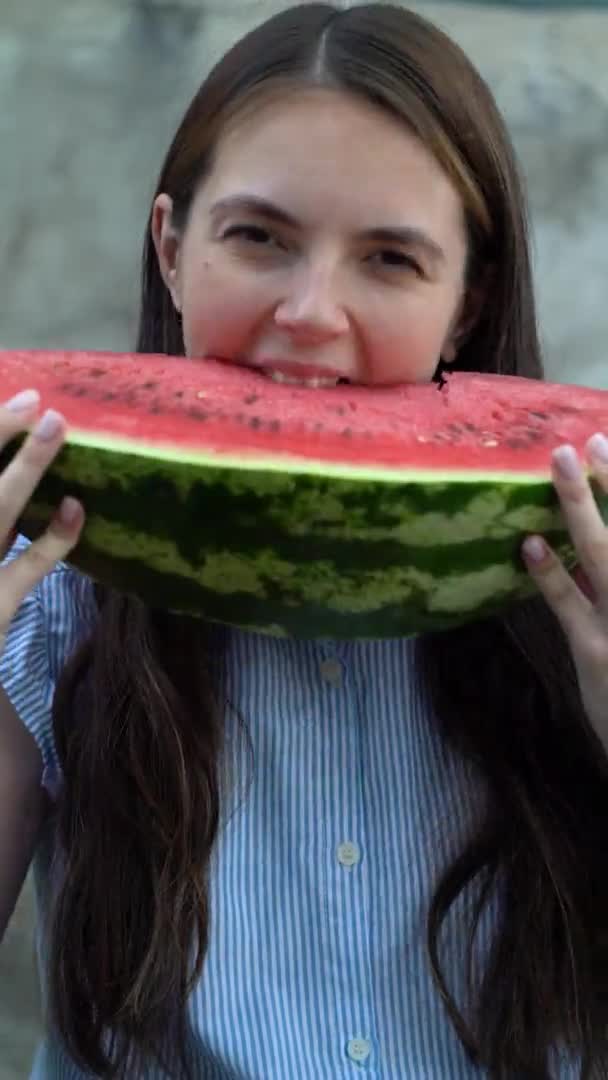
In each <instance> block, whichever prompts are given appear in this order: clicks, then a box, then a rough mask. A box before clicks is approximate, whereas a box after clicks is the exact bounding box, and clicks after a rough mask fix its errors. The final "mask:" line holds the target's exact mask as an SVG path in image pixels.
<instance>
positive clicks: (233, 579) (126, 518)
mask: <svg viewBox="0 0 608 1080" xmlns="http://www.w3.org/2000/svg"><path fill="white" fill-rule="evenodd" d="M159 453H160V452H159V450H158V448H152V447H150V448H149V449H148V448H144V449H143V451H142V449H141V448H140V447H139V445H138V447H137V453H134V451H133V447H132V445H129V444H128V443H127V442H126V441H125V442H124V443H123V444H122V445H121V444H119V442H118V441H117V440H105V441H104V443H103V445H102V441H101V440H98V439H97V438H95V439H92V438H91V439H87V440H83V439H79V438H77V437H75V435H74V433H73V432H72V433H71V434H70V442H69V444H68V445H66V446H65V447H64V448H63V449H62V451H61V453H60V454H59V456H58V458H57V459H56V461H55V463H54V465H53V466H52V468H51V470H50V471H49V472H48V473H47V474H46V475H45V477H44V478H43V480H42V482H41V484H40V487H39V489H38V491H37V493H36V496H35V498H34V499H33V500H32V502H31V504H30V506H29V507H28V509H27V511H26V513H25V515H24V517H23V521H22V523H21V527H22V529H23V531H24V532H25V533H26V535H30V536H33V535H35V534H36V533H37V531H39V529H40V528H41V526H42V525H43V524H44V523H45V522H46V521H48V517H49V515H50V512H51V507H53V506H55V505H57V502H58V501H59V499H60V498H61V496H62V495H63V494H65V493H69V494H72V495H75V496H76V497H78V498H81V499H82V501H83V503H84V505H85V507H87V523H86V526H85V530H84V533H83V536H82V538H81V541H80V543H79V545H78V547H77V549H76V550H75V551H74V553H73V554H72V556H71V561H72V562H73V563H74V565H75V566H77V567H79V568H80V569H82V570H83V571H85V572H86V573H88V574H90V575H91V576H92V577H94V578H98V579H99V580H102V581H106V582H107V581H110V582H111V583H112V584H113V585H114V586H115V587H116V588H119V589H122V590H124V591H127V592H134V593H136V594H138V595H140V596H142V597H145V598H146V599H147V600H148V601H149V602H153V604H154V606H157V607H166V608H169V609H171V610H174V611H180V612H184V613H191V614H193V615H204V616H205V617H206V618H208V619H210V620H212V621H219V622H222V623H227V624H231V625H235V626H241V627H246V628H249V629H255V630H263V631H264V632H265V633H273V634H286V635H293V636H299V637H319V636H328V637H341V638H366V637H396V636H407V635H410V634H415V633H420V632H424V631H426V630H439V629H447V628H449V627H451V626H454V625H459V624H461V623H463V622H466V621H469V620H471V619H476V618H482V617H485V616H487V615H491V614H493V613H495V612H497V611H499V610H501V609H504V608H505V606H507V605H508V604H510V603H513V602H516V601H517V600H519V599H523V598H525V597H526V596H529V595H531V594H532V593H533V592H534V591H535V586H534V584H533V582H532V580H531V578H530V576H529V574H528V573H527V571H526V570H525V568H524V566H523V562H522V560H521V554H520V551H521V542H522V540H523V538H524V536H525V535H526V534H527V533H529V532H537V531H539V532H542V533H543V535H545V536H546V538H547V540H548V541H549V542H550V543H551V544H552V545H553V546H555V548H556V550H557V551H558V553H559V554H560V556H561V557H562V558H563V559H564V561H565V563H566V565H567V566H569V567H571V566H572V565H573V564H574V562H575V557H574V552H573V549H572V545H571V543H570V541H569V538H568V535H567V533H566V529H565V524H564V521H563V518H562V515H561V511H560V508H559V504H558V500H557V495H556V493H555V490H554V488H553V486H552V484H551V482H550V479H549V477H548V475H547V476H539V475H537V474H534V475H520V474H516V473H510V474H504V473H501V474H491V473H486V472H485V471H484V473H483V474H482V473H479V474H477V473H474V472H472V471H471V472H469V473H465V472H464V471H461V472H459V473H458V474H451V473H449V474H447V473H444V474H441V473H439V472H435V471H432V470H425V471H417V470H408V471H402V472H399V471H397V470H386V469H384V470H369V469H365V470H357V469H355V468H353V467H349V466H342V465H330V466H327V465H325V464H321V463H319V464H318V465H317V464H316V463H312V464H311V463H309V462H294V461H290V462H289V463H287V462H285V461H279V462H275V461H273V462H272V466H270V465H269V463H268V462H260V461H255V460H254V459H253V458H250V459H248V460H241V459H240V458H236V457H232V458H228V457H226V456H224V455H222V457H221V459H220V458H218V457H216V456H213V455H208V456H207V459H206V461H201V459H200V458H198V459H197V460H192V459H188V458H187V456H186V455H181V454H176V453H168V454H166V455H165V454H164V451H163V452H162V453H163V456H162V457H161V456H159ZM600 501H601V505H602V510H603V512H604V513H606V512H607V511H608V498H606V497H603V498H602V499H600ZM372 523H373V524H372Z"/></svg>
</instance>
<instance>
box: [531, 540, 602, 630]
mask: <svg viewBox="0 0 608 1080" xmlns="http://www.w3.org/2000/svg"><path fill="white" fill-rule="evenodd" d="M522 552H523V556H524V560H525V563H526V566H527V568H528V571H529V573H530V576H531V577H532V578H533V579H534V581H535V582H536V584H537V586H538V588H539V590H540V592H541V593H542V595H543V596H544V598H545V600H546V601H547V604H548V605H549V607H550V608H551V610H552V611H553V612H554V614H555V615H556V616H557V618H558V619H559V621H560V623H561V625H562V627H563V629H564V631H565V632H566V634H567V635H568V637H569V638H571V639H572V640H574V639H575V636H576V635H580V634H581V632H582V630H583V628H584V627H585V626H587V625H588V622H589V616H590V615H591V613H592V612H593V604H592V603H591V601H590V600H589V599H588V598H587V596H585V595H584V594H583V593H582V592H581V590H580V589H579V588H578V585H577V584H576V581H574V580H573V578H572V576H571V575H570V574H569V573H568V571H567V570H566V568H565V566H564V564H563V563H562V562H561V560H560V559H559V558H558V557H557V555H556V554H555V552H554V551H553V550H552V549H551V548H550V547H549V545H548V544H547V543H546V542H545V540H543V538H542V537H541V536H528V537H527V538H526V540H525V541H524V543H523V546H522Z"/></svg>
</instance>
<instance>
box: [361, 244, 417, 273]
mask: <svg viewBox="0 0 608 1080" xmlns="http://www.w3.org/2000/svg"><path fill="white" fill-rule="evenodd" d="M368 262H371V263H373V264H375V265H379V267H380V268H381V269H383V270H384V269H386V270H393V271H399V270H408V271H410V272H411V271H413V272H414V273H415V274H417V275H418V276H419V277H423V271H422V267H421V266H420V263H418V262H416V259H414V258H413V257H412V256H411V255H407V254H406V253H405V252H404V251H399V250H398V249H397V248H383V249H382V250H381V251H376V252H374V254H373V255H370V256H369V257H368Z"/></svg>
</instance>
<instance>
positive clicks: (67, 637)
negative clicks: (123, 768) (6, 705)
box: [0, 536, 95, 796]
mask: <svg viewBox="0 0 608 1080" xmlns="http://www.w3.org/2000/svg"><path fill="white" fill-rule="evenodd" d="M27 545H28V541H27V540H26V539H25V538H24V537H21V536H20V537H18V538H17V540H16V542H15V544H14V545H13V547H12V548H11V550H10V552H9V553H8V555H7V556H6V559H5V562H10V561H11V560H12V559H14V558H16V557H17V556H18V555H19V554H20V553H21V552H22V551H23V550H24V549H25V548H26V547H27ZM94 611H95V603H94V598H93V589H92V583H91V582H90V580H89V579H88V578H86V577H84V576H83V575H81V574H78V573H77V572H76V571H74V570H72V569H71V568H70V567H68V566H67V565H66V564H65V563H58V564H57V566H56V567H55V569H54V570H53V571H52V572H51V573H50V574H48V575H47V577H46V578H44V579H43V581H42V582H40V583H39V584H38V585H37V586H36V587H35V588H34V589H33V590H32V591H31V592H30V593H29V594H28V595H27V596H26V598H25V600H24V601H23V603H22V604H21V606H20V608H19V610H18V611H17V613H16V614H15V616H14V618H13V620H12V622H11V624H10V627H9V631H8V635H7V639H6V643H5V647H4V651H3V652H2V654H1V655H0V685H2V687H3V689H4V691H5V693H6V694H7V696H8V698H9V700H10V702H11V704H12V705H13V707H14V709H15V711H16V712H17V715H18V716H19V718H20V719H21V721H22V723H23V724H24V725H25V727H26V728H27V729H28V731H29V732H30V733H31V734H32V735H33V737H34V739H35V740H36V744H37V746H38V748H39V750H40V753H41V755H42V762H43V774H42V784H43V786H44V787H45V788H46V789H47V790H48V792H49V794H50V795H51V796H53V795H54V794H55V793H56V791H57V788H58V786H59V784H60V781H61V773H60V768H59V763H58V760H57V751H56V747H55V740H54V737H53V726H52V722H51V707H52V702H53V694H54V692H55V685H56V683H57V679H58V677H59V674H60V672H61V670H62V667H63V665H64V664H65V662H66V660H67V659H68V657H69V655H70V653H71V652H72V651H73V650H74V648H76V646H77V645H78V643H79V640H82V638H83V637H84V635H85V634H86V633H87V631H88V629H90V628H91V626H92V621H93V618H94Z"/></svg>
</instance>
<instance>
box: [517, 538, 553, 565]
mask: <svg viewBox="0 0 608 1080" xmlns="http://www.w3.org/2000/svg"><path fill="white" fill-rule="evenodd" d="M523 547H524V553H525V555H526V556H527V558H528V559H529V560H530V562H535V563H538V562H542V560H543V559H544V557H545V555H546V554H547V549H546V547H545V545H544V542H543V541H542V540H541V538H540V536H528V538H527V539H526V540H524V545H523Z"/></svg>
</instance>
